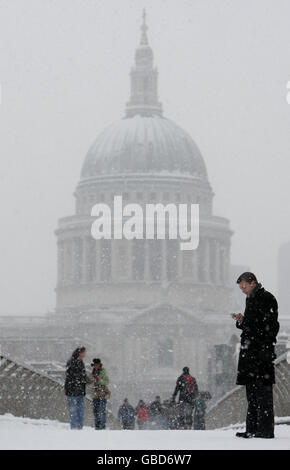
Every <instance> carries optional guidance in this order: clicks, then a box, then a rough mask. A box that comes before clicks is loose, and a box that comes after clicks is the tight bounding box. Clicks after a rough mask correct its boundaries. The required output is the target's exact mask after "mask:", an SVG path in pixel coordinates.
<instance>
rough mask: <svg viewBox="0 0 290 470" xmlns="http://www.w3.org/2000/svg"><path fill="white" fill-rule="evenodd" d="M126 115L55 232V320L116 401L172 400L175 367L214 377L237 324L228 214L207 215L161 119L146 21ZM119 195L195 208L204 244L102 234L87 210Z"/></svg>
mask: <svg viewBox="0 0 290 470" xmlns="http://www.w3.org/2000/svg"><path fill="white" fill-rule="evenodd" d="M130 79H131V93H130V98H129V100H128V102H127V103H126V109H125V115H124V116H123V117H122V118H121V119H120V120H117V121H116V122H114V123H113V124H111V125H110V126H108V127H107V128H106V129H105V130H104V131H103V132H101V134H100V135H99V136H98V137H97V138H96V140H95V141H94V143H93V144H92V145H91V147H90V149H89V151H88V153H87V155H86V157H85V160H84V163H83V166H82V170H81V175H80V180H79V183H78V185H77V187H76V191H75V214H74V215H71V216H68V217H64V218H62V219H60V220H59V223H58V227H57V230H56V237H57V250H58V255H57V256H58V268H57V269H58V277H57V287H56V318H57V319H58V321H59V323H60V324H61V325H62V327H63V326H64V325H67V328H68V329H69V330H70V331H71V332H72V334H74V335H76V336H77V337H78V338H81V339H82V341H83V343H84V344H85V345H88V349H89V354H91V355H93V356H94V357H97V356H100V357H101V359H102V360H103V362H104V364H105V366H106V368H107V369H108V371H109V373H110V375H111V384H112V385H111V388H112V400H113V401H115V402H116V403H117V402H120V400H122V399H123V398H124V396H128V397H129V399H131V400H132V401H134V400H135V401H136V400H137V399H139V398H143V399H152V398H154V396H155V394H156V393H158V394H160V395H161V396H162V397H163V398H168V397H169V395H170V394H171V393H172V390H173V387H174V383H175V379H176V377H177V375H178V374H179V373H180V372H181V369H182V367H183V366H189V367H190V369H191V372H192V374H193V375H195V376H196V378H197V380H198V382H199V384H200V387H201V388H208V387H209V386H210V381H211V377H212V375H213V374H214V372H215V371H214V370H213V369H214V368H215V365H214V361H213V360H212V356H211V355H212V351H213V349H214V346H215V345H217V344H223V343H228V342H229V339H230V336H231V334H232V333H233V325H232V322H231V321H230V319H229V315H228V314H227V312H230V311H231V306H232V297H231V294H232V288H231V286H230V282H229V270H230V244H231V235H232V231H231V229H230V226H229V221H228V220H227V219H225V218H223V217H219V216H216V215H214V214H213V209H212V202H213V196H214V194H213V191H212V188H211V186H210V183H209V181H208V176H207V170H206V166H205V162H204V160H203V157H202V155H201V153H200V150H199V149H198V147H197V145H196V144H195V142H194V141H193V140H192V138H191V136H190V135H189V134H188V133H187V132H186V131H184V130H183V129H182V128H181V127H179V126H178V125H177V124H176V123H175V122H173V121H172V120H170V119H167V118H166V117H165V116H164V115H163V109H162V105H161V103H160V102H159V100H158V72H157V69H156V67H155V66H154V63H153V51H152V49H151V47H150V45H149V43H148V38H147V26H146V22H145V16H144V17H143V24H142V26H141V40H140V44H139V46H138V47H137V49H136V52H135V64H134V66H133V67H132V69H131V72H130ZM116 195H122V198H123V202H124V203H125V204H128V203H131V202H133V203H138V204H140V205H141V206H142V207H145V204H147V203H153V204H157V203H162V204H169V203H174V204H177V205H178V204H180V203H186V204H199V210H200V229H199V230H200V242H199V246H198V249H197V250H191V251H190V250H185V251H182V250H181V249H180V247H179V242H178V240H175V239H169V238H167V239H165V240H159V239H152V240H148V239H135V240H126V239H111V240H109V239H101V240H95V239H94V238H93V237H92V235H91V226H92V221H93V217H92V216H91V210H92V207H93V206H94V205H95V204H96V203H100V202H104V203H106V204H108V205H112V204H113V199H114V196H116Z"/></svg>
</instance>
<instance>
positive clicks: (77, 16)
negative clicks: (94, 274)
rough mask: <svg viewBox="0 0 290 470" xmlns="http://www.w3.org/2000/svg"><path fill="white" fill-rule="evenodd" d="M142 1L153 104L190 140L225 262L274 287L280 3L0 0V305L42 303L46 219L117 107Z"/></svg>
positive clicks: (52, 262) (50, 273) (283, 150)
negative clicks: (221, 219)
mask: <svg viewBox="0 0 290 470" xmlns="http://www.w3.org/2000/svg"><path fill="white" fill-rule="evenodd" d="M143 7H146V9H147V18H148V25H149V31H148V35H149V41H150V44H151V46H152V48H153V51H154V57H155V64H156V65H157V66H158V70H159V98H160V101H161V102H162V103H163V108H164V115H165V116H166V117H169V118H171V119H173V120H174V121H176V122H177V123H178V124H179V125H181V126H182V127H183V128H184V129H185V130H187V131H188V132H189V133H190V134H191V136H192V137H193V139H194V140H195V141H196V143H197V145H198V146H199V148H200V149H201V152H202V154H203V156H204V159H205V162H206V165H207V169H208V174H209V179H210V183H211V185H212V187H213V190H214V192H215V198H214V212H215V214H217V215H222V216H226V217H228V218H229V219H230V221H231V227H232V229H233V230H234V232H235V234H234V236H233V240H232V262H233V263H235V264H242V265H248V266H250V267H251V269H252V270H253V271H254V272H255V273H256V274H257V275H258V277H259V278H260V280H261V281H262V282H263V284H264V285H265V287H266V288H268V289H269V290H270V291H272V292H273V293H274V294H276V293H277V254H278V249H279V246H280V244H281V243H283V242H285V241H288V240H290V217H289V215H290V214H289V192H290V190H289V170H290V164H289V158H290V105H288V104H287V102H286V83H287V82H288V80H290V28H289V18H290V2H289V0H254V1H253V0H234V1H233V0H174V1H173V0H152V1H149V0H142V1H139V0H132V1H129V0H122V1H116V0H13V1H11V0H6V1H4V0H0V83H1V85H2V103H1V106H0V155H1V170H0V181H1V185H0V188H1V194H0V205H1V207H0V211H1V233H0V236H1V239H0V246H1V262H0V276H1V277H0V278H1V283H0V298H1V306H0V314H2V315H4V314H10V313H11V314H12V313H14V314H33V313H39V314H41V313H44V312H45V311H47V310H48V309H53V307H54V302H55V293H54V287H55V282H56V240H55V235H54V230H55V229H56V226H57V219H58V218H59V217H62V216H65V215H70V214H73V212H74V198H73V192H74V189H75V186H76V184H77V182H78V179H79V174H80V169H81V165H82V162H83V159H84V156H85V154H86V152H87V150H88V148H89V146H90V144H91V143H92V141H93V140H94V139H95V137H96V136H97V135H98V133H99V132H100V131H101V130H102V129H103V128H104V127H105V126H106V125H107V124H109V123H111V122H112V121H114V120H116V119H119V118H120V117H123V115H124V107H125V102H126V101H127V100H128V97H129V70H130V67H131V66H132V65H133V57H134V52H135V49H136V47H137V45H138V43H139V37H140V29H139V28H140V23H141V15H142V8H143ZM278 300H279V299H278ZM284 313H285V312H284ZM289 315H290V312H289Z"/></svg>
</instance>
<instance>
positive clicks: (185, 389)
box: [172, 367, 198, 429]
mask: <svg viewBox="0 0 290 470" xmlns="http://www.w3.org/2000/svg"><path fill="white" fill-rule="evenodd" d="M182 372H183V373H182V375H180V376H179V377H178V379H177V381H176V386H175V389H174V392H173V395H172V401H173V402H174V401H175V398H176V395H177V394H178V393H179V420H180V423H179V424H180V427H181V428H183V429H191V427H192V412H193V408H194V400H195V398H196V396H197V394H198V386H197V382H196V380H195V378H194V377H192V375H190V373H189V367H183V370H182Z"/></svg>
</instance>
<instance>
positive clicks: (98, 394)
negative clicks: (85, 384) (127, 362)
mask: <svg viewBox="0 0 290 470" xmlns="http://www.w3.org/2000/svg"><path fill="white" fill-rule="evenodd" d="M109 382H110V380H109V376H108V374H107V371H106V369H105V368H104V367H102V368H101V370H100V371H99V373H98V374H97V375H96V378H95V377H94V376H93V382H92V388H93V397H94V398H103V399H104V398H109V396H108V395H109V394H110V392H109V389H108V384H109Z"/></svg>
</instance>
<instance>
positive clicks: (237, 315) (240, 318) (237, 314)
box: [233, 313, 244, 323]
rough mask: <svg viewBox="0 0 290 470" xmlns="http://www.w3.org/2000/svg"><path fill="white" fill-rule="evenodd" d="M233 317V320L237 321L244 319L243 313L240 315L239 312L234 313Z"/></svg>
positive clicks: (240, 321)
mask: <svg viewBox="0 0 290 470" xmlns="http://www.w3.org/2000/svg"><path fill="white" fill-rule="evenodd" d="M233 318H234V320H235V321H237V322H238V323H242V322H243V320H244V315H242V314H241V313H236V314H235V316H234V317H233Z"/></svg>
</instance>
